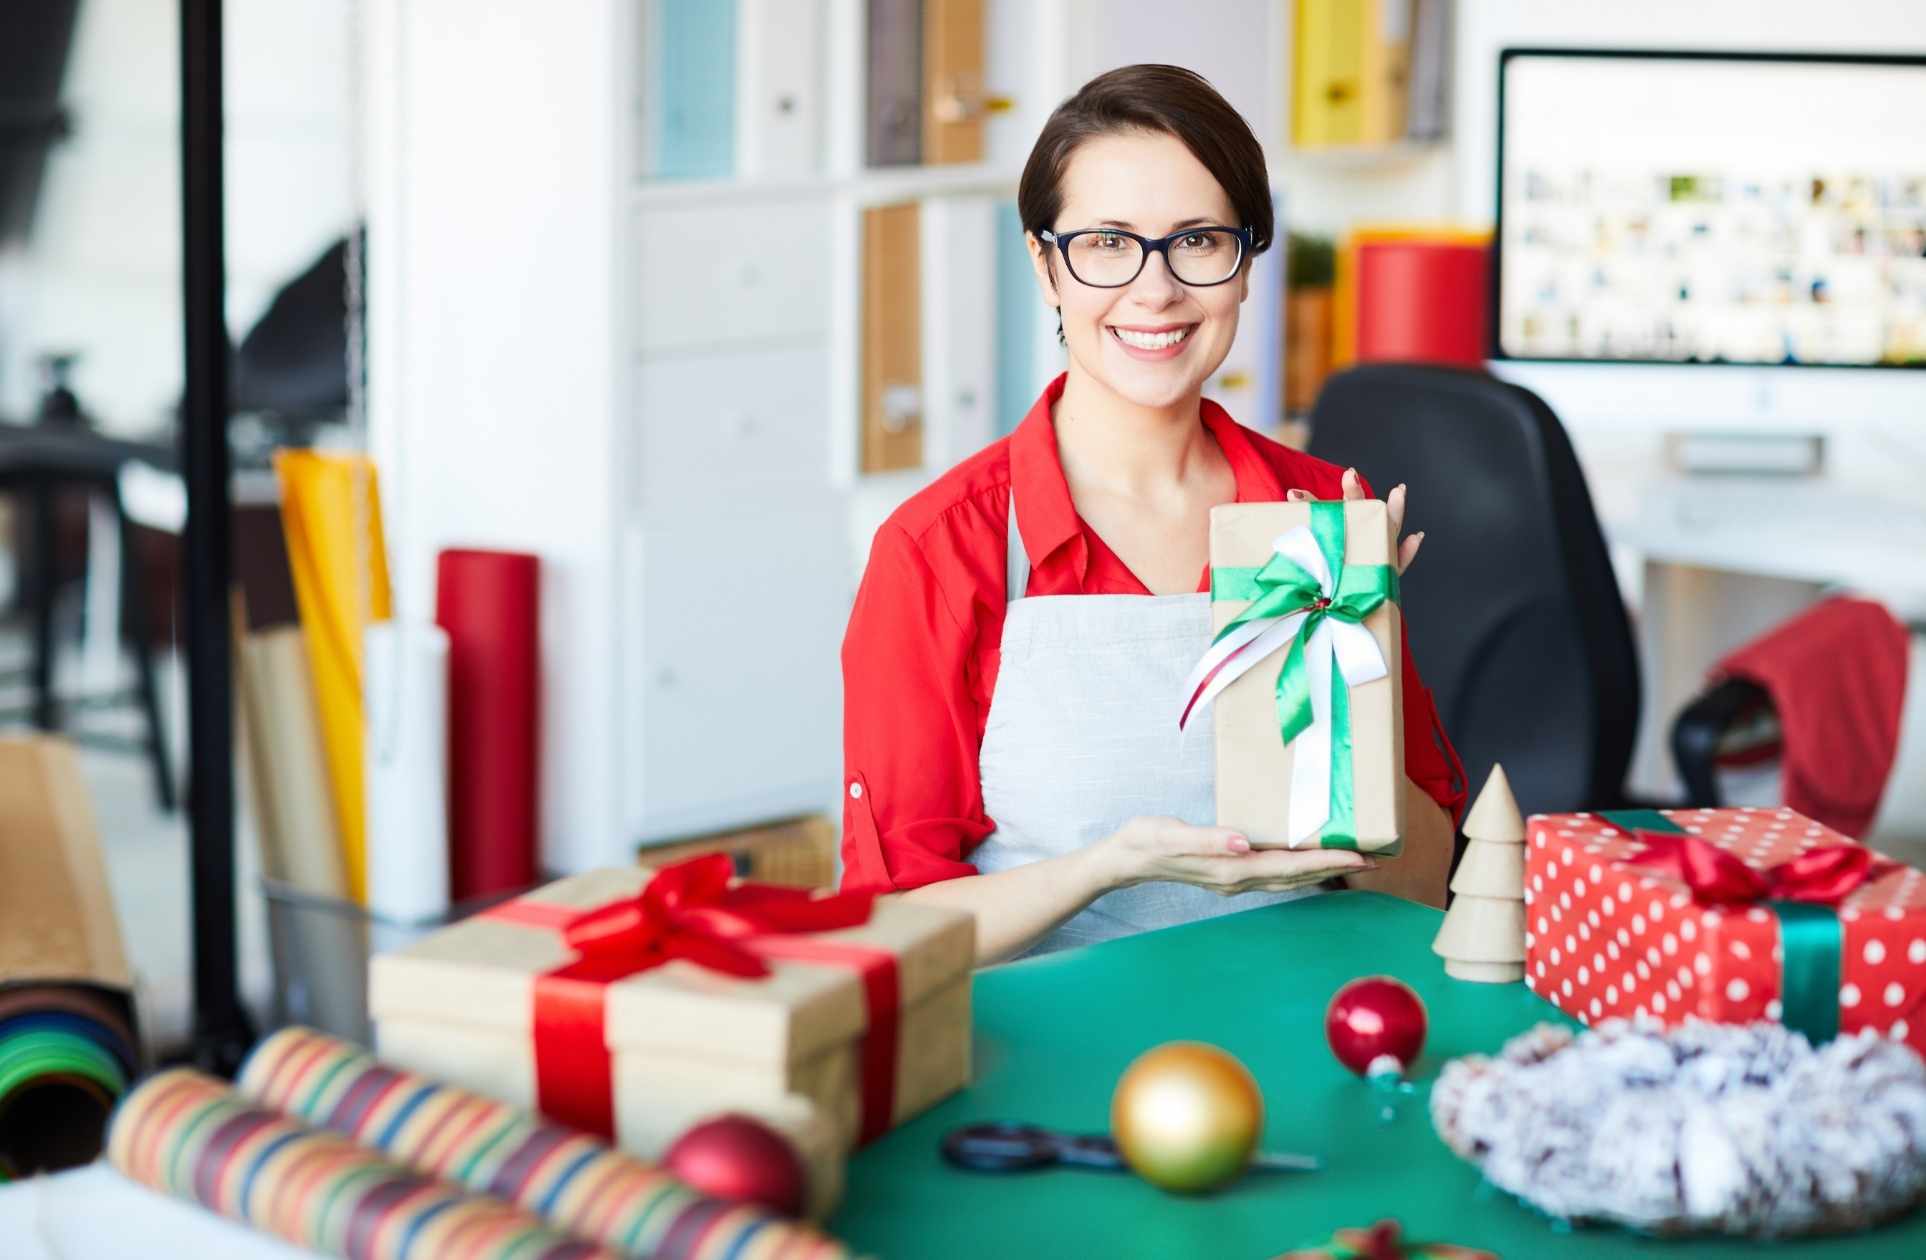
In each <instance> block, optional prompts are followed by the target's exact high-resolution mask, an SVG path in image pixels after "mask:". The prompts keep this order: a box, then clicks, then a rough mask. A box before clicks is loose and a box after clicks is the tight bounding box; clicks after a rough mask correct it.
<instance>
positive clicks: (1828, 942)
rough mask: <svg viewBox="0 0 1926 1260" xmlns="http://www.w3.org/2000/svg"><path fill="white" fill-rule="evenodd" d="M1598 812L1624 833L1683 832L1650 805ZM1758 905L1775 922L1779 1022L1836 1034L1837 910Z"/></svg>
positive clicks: (1818, 1039) (1801, 904) (1816, 1037)
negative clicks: (1777, 930) (1776, 921)
mask: <svg viewBox="0 0 1926 1260" xmlns="http://www.w3.org/2000/svg"><path fill="white" fill-rule="evenodd" d="M1599 817H1601V818H1603V819H1604V820H1605V821H1607V822H1609V823H1611V824H1612V825H1613V826H1614V827H1617V828H1619V829H1621V830H1623V831H1626V832H1628V833H1629V832H1634V831H1656V832H1659V833H1660V834H1662V835H1673V836H1677V835H1684V834H1685V831H1684V829H1683V828H1681V827H1679V826H1678V825H1677V824H1675V823H1674V822H1673V821H1672V820H1671V819H1669V818H1667V817H1666V816H1665V815H1663V814H1661V813H1659V812H1658V811H1657V810H1651V809H1608V810H1604V811H1602V812H1600V814H1599ZM1759 909H1762V910H1764V911H1765V912H1766V913H1768V914H1770V915H1772V916H1773V917H1774V918H1776V919H1777V920H1778V921H1779V952H1780V955H1781V957H1782V958H1783V959H1784V962H1783V963H1782V964H1781V971H1780V980H1779V1008H1780V1009H1779V1022H1780V1023H1782V1024H1784V1025H1785V1026H1786V1027H1787V1028H1790V1029H1792V1030H1793V1031H1794V1032H1800V1033H1804V1034H1805V1037H1806V1040H1808V1041H1810V1042H1812V1044H1814V1045H1819V1044H1820V1043H1822V1042H1826V1041H1831V1040H1832V1039H1833V1038H1834V1037H1837V1036H1838V1035H1839V959H1840V955H1841V954H1842V953H1844V951H1845V939H1846V933H1845V928H1843V927H1842V926H1841V925H1840V923H1839V913H1838V911H1836V910H1834V909H1833V908H1832V907H1831V906H1826V905H1820V904H1817V903H1815V902H1810V901H1763V902H1760V903H1759Z"/></svg>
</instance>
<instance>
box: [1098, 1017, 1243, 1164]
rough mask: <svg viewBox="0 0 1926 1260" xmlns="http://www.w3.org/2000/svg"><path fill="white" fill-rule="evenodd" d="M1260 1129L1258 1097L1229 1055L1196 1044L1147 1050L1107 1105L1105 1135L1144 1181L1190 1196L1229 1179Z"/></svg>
mask: <svg viewBox="0 0 1926 1260" xmlns="http://www.w3.org/2000/svg"><path fill="white" fill-rule="evenodd" d="M1263 1127H1264V1095H1263V1094H1262V1093H1261V1092H1260V1091H1259V1090H1258V1088H1257V1081H1256V1079H1255V1078H1254V1077H1252V1076H1251V1074H1250V1069H1248V1068H1246V1067H1245V1066H1244V1065H1243V1064H1242V1063H1239V1062H1238V1061H1237V1059H1236V1057H1235V1056H1233V1055H1230V1054H1227V1053H1226V1052H1224V1051H1222V1050H1219V1049H1218V1048H1217V1047H1216V1046H1211V1045H1205V1044H1204V1043H1203V1042H1199V1041H1172V1042H1167V1043H1165V1044H1164V1045H1161V1046H1158V1047H1156V1048H1155V1049H1153V1050H1148V1051H1146V1052H1144V1053H1143V1054H1142V1055H1140V1056H1138V1058H1137V1061H1136V1062H1134V1063H1132V1064H1131V1065H1130V1067H1129V1068H1128V1069H1126V1070H1125V1072H1124V1074H1123V1077H1122V1078H1121V1079H1120V1080H1118V1082H1117V1092H1116V1093H1115V1094H1113V1095H1112V1096H1111V1099H1110V1132H1111V1136H1112V1137H1114V1138H1115V1139H1116V1142H1117V1150H1118V1151H1119V1152H1120V1153H1121V1154H1122V1155H1123V1157H1124V1161H1125V1162H1126V1163H1128V1164H1129V1165H1130V1167H1131V1168H1132V1169H1133V1170H1134V1171H1135V1172H1136V1173H1137V1175H1138V1176H1140V1177H1142V1178H1143V1179H1144V1180H1145V1181H1148V1182H1150V1183H1151V1184H1152V1185H1154V1186H1159V1187H1161V1188H1163V1189H1165V1190H1174V1191H1177V1192H1179V1193H1186V1194H1189V1193H1195V1192H1198V1191H1202V1190H1213V1189H1216V1188H1217V1187H1218V1186H1221V1185H1223V1184H1225V1183H1226V1182H1229V1181H1232V1180H1234V1179H1235V1178H1236V1177H1237V1176H1238V1175H1239V1174H1240V1173H1242V1172H1243V1171H1244V1168H1245V1166H1246V1165H1248V1164H1249V1163H1250V1160H1251V1153H1252V1152H1253V1151H1255V1150H1256V1149H1257V1135H1258V1133H1259V1132H1260V1131H1261V1130H1262V1129H1263Z"/></svg>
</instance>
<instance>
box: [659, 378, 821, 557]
mask: <svg viewBox="0 0 1926 1260" xmlns="http://www.w3.org/2000/svg"><path fill="white" fill-rule="evenodd" d="M637 396H638V398H639V399H640V404H641V419H640V425H641V434H642V437H641V441H640V443H638V446H639V449H640V459H641V467H640V468H639V469H638V470H637V478H636V480H635V482H634V483H633V484H634V485H635V486H636V487H637V492H638V495H639V501H638V502H637V503H636V504H635V505H634V507H633V510H632V511H631V512H630V513H629V515H631V516H632V517H639V516H641V515H643V514H646V515H647V517H648V519H650V520H651V521H656V522H667V521H671V520H675V519H678V518H680V519H690V518H694V517H698V516H699V517H701V518H702V519H705V520H706V519H709V518H711V517H712V516H714V515H715V514H717V513H718V512H726V511H728V510H730V507H731V505H732V504H737V503H747V502H753V501H754V500H756V499H759V498H769V497H775V496H785V495H793V494H795V493H796V492H797V491H799V490H801V489H803V488H806V487H819V486H823V485H825V484H826V483H827V482H828V480H829V369H828V367H827V365H826V364H825V362H824V358H823V349H822V347H821V346H820V345H815V346H807V347H803V348H799V349H793V350H764V351H756V352H744V353H734V354H730V353H717V354H696V355H688V356H685V357H677V358H673V359H657V360H655V361H653V362H649V363H645V364H644V365H643V366H641V367H640V368H639V369H637Z"/></svg>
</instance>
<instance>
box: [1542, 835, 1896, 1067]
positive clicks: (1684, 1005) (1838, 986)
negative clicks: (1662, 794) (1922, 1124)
mask: <svg viewBox="0 0 1926 1260" xmlns="http://www.w3.org/2000/svg"><path fill="white" fill-rule="evenodd" d="M1526 833H1527V835H1526V847H1525V927H1526V935H1525V983H1526V984H1527V985H1529V986H1530V987H1531V988H1532V990H1533V991H1534V992H1536V993H1537V994H1538V995H1539V996H1540V997H1543V998H1545V999H1546V1000H1548V1001H1550V1002H1551V1003H1552V1004H1553V1005H1554V1006H1557V1007H1558V1008H1559V1009H1560V1010H1563V1011H1565V1012H1566V1013H1567V1014H1570V1015H1573V1016H1576V1017H1577V1018H1578V1019H1580V1020H1582V1021H1584V1022H1585V1023H1588V1024H1595V1023H1598V1022H1600V1021H1601V1020H1606V1019H1613V1018H1638V1017H1649V1018H1654V1019H1657V1020H1659V1021H1660V1022H1661V1023H1664V1024H1667V1025H1670V1024H1677V1023H1681V1022H1683V1021H1684V1020H1686V1019H1687V1018H1691V1017H1697V1018H1699V1019H1705V1020H1712V1021H1715V1022H1718V1023H1728V1024H1738V1023H1750V1022H1753V1021H1756V1020H1773V1021H1776V1022H1779V1023H1783V1024H1785V1025H1786V1026H1787V1027H1789V1028H1792V1029H1795V1030H1797V1031H1799V1032H1803V1033H1804V1034H1806V1036H1807V1037H1808V1038H1810V1039H1812V1040H1813V1041H1815V1042H1817V1041H1824V1040H1827V1039H1829V1038H1831V1037H1833V1036H1836V1035H1838V1034H1840V1033H1855V1032H1859V1031H1860V1030H1862V1029H1868V1028H1870V1029H1874V1030H1876V1031H1878V1032H1881V1033H1884V1034H1885V1035H1887V1036H1889V1037H1891V1038H1892V1039H1893V1040H1895V1041H1900V1042H1904V1043H1905V1044H1907V1045H1909V1046H1911V1047H1912V1048H1913V1049H1914V1050H1916V1051H1919V1052H1920V1053H1921V1054H1926V875H1922V874H1921V872H1919V871H1917V870H1915V869H1913V868H1911V867H1908V866H1905V865H1903V864H1901V863H1898V862H1894V861H1891V860H1889V859H1886V858H1884V857H1881V856H1879V855H1878V854H1876V853H1874V852H1873V851H1872V850H1871V849H1868V848H1866V847H1864V846H1862V845H1859V844H1857V843H1855V842H1853V841H1852V840H1849V839H1847V838H1846V837H1845V836H1842V835H1840V834H1839V833H1838V832H1836V831H1833V830H1832V829H1831V828H1829V827H1824V826H1821V825H1820V824H1818V823H1816V822H1813V821H1812V820H1810V819H1808V818H1806V817H1804V816H1803V815H1801V814H1797V813H1794V812H1793V811H1791V810H1787V809H1709V810H1707V809H1698V810H1624V811H1605V812H1602V813H1588V814H1540V815H1535V816H1534V817H1532V818H1531V819H1530V821H1529V822H1528V823H1527V825H1526Z"/></svg>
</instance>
